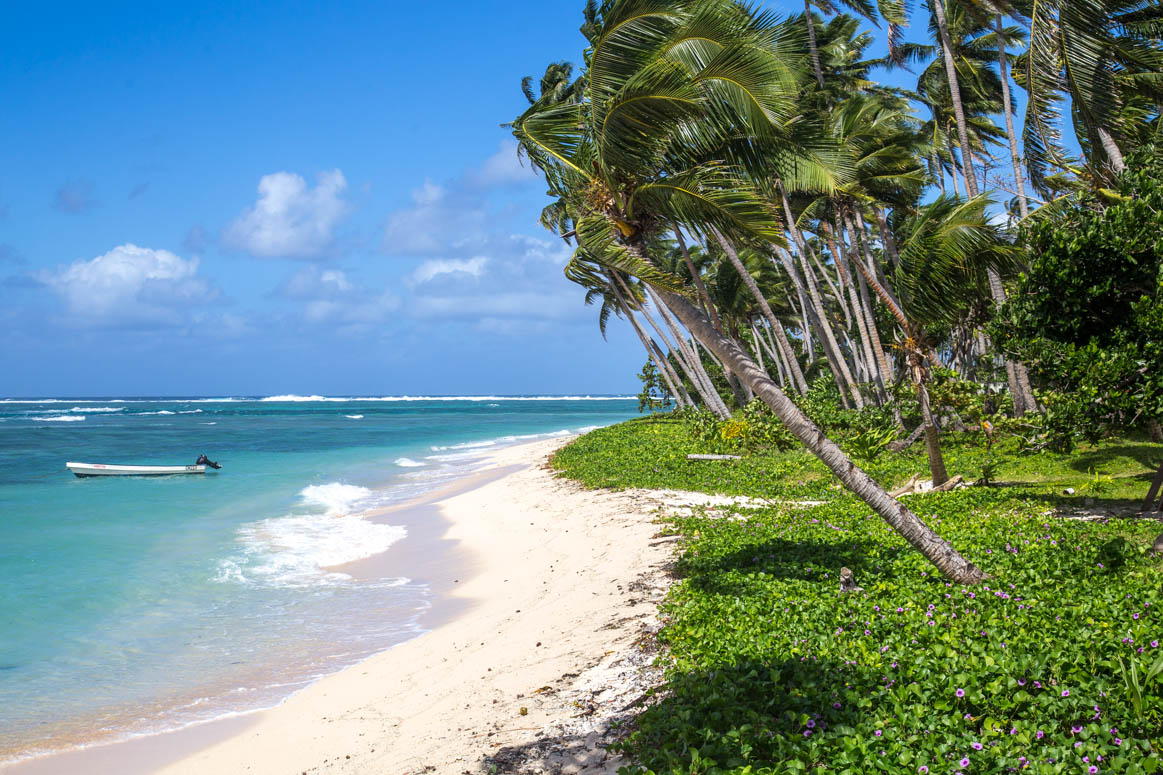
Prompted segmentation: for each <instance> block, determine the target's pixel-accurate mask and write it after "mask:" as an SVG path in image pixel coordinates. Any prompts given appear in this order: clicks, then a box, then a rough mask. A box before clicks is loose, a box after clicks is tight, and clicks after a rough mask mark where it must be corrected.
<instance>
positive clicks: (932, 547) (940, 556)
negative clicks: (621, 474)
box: [657, 290, 986, 584]
mask: <svg viewBox="0 0 1163 775" xmlns="http://www.w3.org/2000/svg"><path fill="white" fill-rule="evenodd" d="M657 293H658V294H659V295H660V296H661V297H662V298H663V299H664V300H665V301H666V303H667V305H668V306H669V307H670V308H671V310H672V311H673V312H674V313H675V315H677V316H678V318H679V320H681V321H682V323H683V325H685V326H686V327H687V329H688V330H689V331H691V333H693V334H694V335H695V337H696V338H697V339H699V341H701V342H702V343H703V344H704V345H705V346H706V347H707V348H708V349H710V350H712V351H713V352H715V354H716V355H718V357H719V359H720V360H721V361H723V363H725V364H729V365H730V366H731V368H732V369H733V370H734V371H735V373H736V374H738V375H739V376H740V377H742V378H743V379H744V380H745V381H746V382H747V383H748V384H749V385H751V389H752V390H754V391H755V394H756V395H757V396H759V398H760V399H762V400H763V402H764V403H765V404H767V405H768V406H769V407H770V408H771V409H772V411H774V412H775V414H776V415H777V416H778V417H779V418H780V420H781V421H782V422H783V423H784V425H785V426H787V429H788V430H789V431H791V433H792V435H794V436H795V437H796V438H797V439H799V440H800V442H801V443H803V445H804V446H805V447H807V448H808V450H809V451H811V452H812V454H814V455H815V456H816V457H818V458H819V459H820V460H821V461H822V462H823V463H824V465H826V466H827V467H828V469H829V470H831V471H832V473H834V474H835V475H836V477H837V478H838V479H839V480H840V481H841V482H843V484H844V486H845V487H847V488H848V489H849V490H851V491H852V492H853V493H855V494H856V495H857V496H858V497H860V498H861V499H862V500H863V501H864V502H865V503H867V504H868V505H869V506H870V507H872V509H873V510H874V511H875V512H876V513H877V514H879V515H880V516H881V518H882V519H884V521H885V522H887V523H888V524H889V526H890V527H892V528H893V529H894V530H896V531H897V532H898V533H900V534H901V536H902V537H903V538H904V539H905V540H906V541H908V542H909V543H910V544H911V545H912V546H913V547H915V548H916V549H917V551H919V552H921V554H923V555H924V556H925V558H926V559H928V560H929V562H931V563H932V564H933V565H934V566H936V567H937V569H938V570H940V571H941V573H943V574H944V575H945V576H946V577H948V578H949V579H951V580H953V581H955V582H957V583H959V584H976V583H978V582H980V581H983V580H984V579H985V578H986V576H985V574H984V573H983V572H982V571H981V569H980V568H978V567H977V566H975V565H974V564H973V563H971V562H969V561H968V560H966V559H965V558H964V557H962V556H961V555H960V554H958V553H957V550H956V549H954V548H953V547H952V546H951V545H950V544H949V543H948V542H947V541H945V540H944V539H942V538H941V537H940V536H939V535H937V534H936V533H935V532H934V531H933V530H932V529H931V528H930V527H929V526H928V525H926V524H925V523H924V522H923V521H921V519H920V517H918V516H917V515H916V514H914V513H913V512H912V511H910V510H909V509H908V508H907V507H906V506H905V505H904V504H902V503H900V502H899V501H897V500H895V499H894V498H893V497H892V496H890V495H889V494H888V493H887V492H886V491H885V490H884V488H883V487H881V486H880V485H879V484H877V482H876V481H875V480H873V478H872V477H870V476H869V475H868V474H866V473H865V472H864V471H862V470H861V469H860V468H859V467H857V465H856V464H855V463H854V462H852V460H851V459H849V458H848V456H847V455H845V454H844V452H843V451H842V450H841V449H840V448H839V447H838V446H836V444H835V443H834V442H833V441H832V440H831V439H829V438H828V437H827V436H826V435H824V432H823V431H822V430H820V429H819V427H817V426H816V424H815V423H813V422H812V421H811V420H810V419H808V417H807V415H805V414H804V413H803V412H802V411H801V410H800V409H799V407H797V406H796V405H795V404H794V403H792V401H791V399H789V398H788V397H787V396H786V395H784V393H783V392H782V391H781V390H780V389H779V387H778V386H776V384H775V383H774V382H772V381H771V378H770V377H768V376H767V374H766V373H764V372H763V371H762V370H761V369H760V368H759V367H758V366H757V365H756V364H755V362H754V361H752V360H751V359H750V358H749V357H748V356H747V354H746V353H745V352H743V350H742V349H740V347H739V346H738V345H737V344H736V343H735V342H733V341H731V340H730V339H727V338H726V337H724V336H723V335H721V334H720V333H719V332H718V331H716V330H715V327H714V326H713V325H712V324H711V321H710V319H709V318H708V317H707V316H706V315H705V314H703V313H702V312H701V311H700V310H699V309H698V308H696V307H695V306H694V305H693V304H691V303H690V302H689V301H687V300H686V299H685V298H683V297H682V296H679V295H678V294H675V293H670V292H669V291H663V290H658V291H657Z"/></svg>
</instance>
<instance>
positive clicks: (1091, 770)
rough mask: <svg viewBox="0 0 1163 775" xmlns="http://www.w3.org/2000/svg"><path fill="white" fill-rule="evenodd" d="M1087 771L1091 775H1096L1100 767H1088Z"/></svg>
mask: <svg viewBox="0 0 1163 775" xmlns="http://www.w3.org/2000/svg"><path fill="white" fill-rule="evenodd" d="M1086 771H1087V772H1089V773H1090V775H1094V773H1096V772H1098V767H1095V766H1094V765H1093V764H1092V765H1090V766H1089V767H1087V768H1086Z"/></svg>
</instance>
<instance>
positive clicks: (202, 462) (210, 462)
mask: <svg viewBox="0 0 1163 775" xmlns="http://www.w3.org/2000/svg"><path fill="white" fill-rule="evenodd" d="M194 465H196V466H203V465H205V466H210V467H211V468H213V469H214V470H215V471H217V470H218V469H219V468H222V466H220V465H219V464H217V463H215V462H214V461H213V460H211V459H210V458H208V457H206V455H204V454H203V455H198V459H197V460H195V461H194Z"/></svg>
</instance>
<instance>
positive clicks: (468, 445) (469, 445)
mask: <svg viewBox="0 0 1163 775" xmlns="http://www.w3.org/2000/svg"><path fill="white" fill-rule="evenodd" d="M495 446H497V442H496V441H495V440H489V441H469V442H465V443H464V444H449V445H448V446H446V447H440V446H433V447H431V449H432V451H433V452H443V451H445V450H447V449H483V448H485V447H495Z"/></svg>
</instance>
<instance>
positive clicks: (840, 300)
mask: <svg viewBox="0 0 1163 775" xmlns="http://www.w3.org/2000/svg"><path fill="white" fill-rule="evenodd" d="M810 255H811V259H812V266H814V267H816V270H817V271H819V273H820V276H821V277H823V278H824V282H825V283H827V284H828V290H830V291H831V292H832V298H834V299H835V300H836V304H838V305H839V306H840V312H841V313H842V314H843V315H844V330H845V331H850V330H852V312H851V311H850V310H849V309H848V300H847V299H845V298H844V294H842V293H840V289H839V288H837V287H836V283H834V282H832V275H830V274H829V273H828V270H827V269H825V267H824V264H823V263H821V262H820V259H819V257H817V256H816V251H814V250H813V251H812V252H811V254H810Z"/></svg>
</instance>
